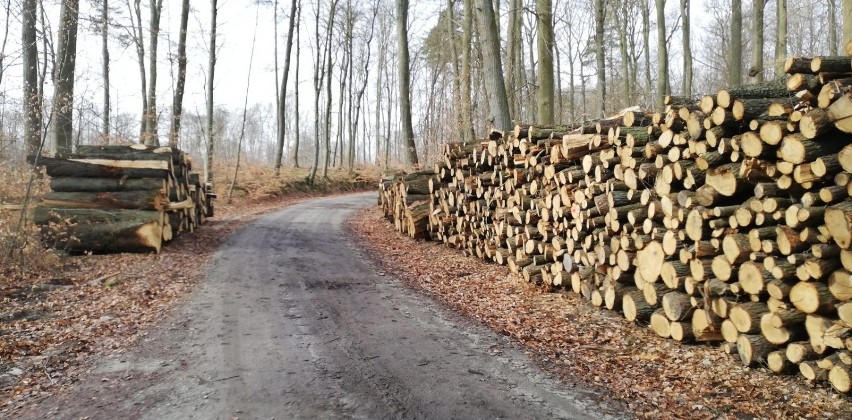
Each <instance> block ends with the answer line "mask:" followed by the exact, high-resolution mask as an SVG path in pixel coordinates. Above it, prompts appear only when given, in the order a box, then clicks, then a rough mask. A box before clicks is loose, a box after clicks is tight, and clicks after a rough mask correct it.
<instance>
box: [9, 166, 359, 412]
mask: <svg viewBox="0 0 852 420" xmlns="http://www.w3.org/2000/svg"><path fill="white" fill-rule="evenodd" d="M327 188H328V190H329V191H338V190H339V189H335V187H334V186H328V187H327ZM352 188H353V186H352V185H351V184H350V183H349V182H348V181H347V182H346V184H345V185H344V188H343V189H345V190H351V189H352ZM315 195H316V194H313V196H315ZM311 196H312V195H311V194H308V193H304V192H299V193H298V194H294V193H292V192H288V195H287V196H286V197H281V198H269V197H263V198H261V199H253V198H251V197H247V198H243V199H239V200H237V201H235V203H234V204H232V205H230V206H228V205H218V206H217V209H216V212H217V214H216V217H215V218H213V219H208V221H207V223H205V224H204V225H203V226H201V228H200V229H198V230H197V231H196V232H194V233H193V234H191V235H181V236H179V237H178V238H177V239H176V240H175V241H174V242H173V243H170V244H169V245H168V246H166V247H164V248H163V252H162V253H161V254H159V255H154V254H115V255H84V256H78V257H65V258H63V259H62V261H61V264H60V265H59V268H57V269H48V267H49V266H47V265H44V266H42V265H38V266H33V267H28V269H29V271H28V272H27V273H26V275H21V276H15V277H12V278H5V279H2V281H0V418H14V417H15V413H17V412H18V411H20V410H21V409H23V408H24V407H26V406H28V405H30V404H34V403H38V401H40V400H42V399H44V398H46V397H48V396H50V395H52V394H54V393H57V392H62V391H63V390H64V389H67V388H68V387H70V386H71V385H72V384H73V383H74V382H75V380H76V379H77V378H79V377H80V376H81V375H82V374H84V373H86V372H87V371H88V370H89V369H90V368H91V367H92V365H93V362H94V361H96V360H97V359H98V358H102V357H105V356H107V355H110V354H113V353H120V352H123V351H125V350H126V349H128V348H131V347H132V346H133V345H134V344H135V343H138V342H139V341H140V340H142V339H144V338H145V336H146V332H147V329H148V328H150V327H151V326H153V325H155V324H157V323H158V322H160V321H162V320H163V317H164V314H167V313H168V312H169V311H170V310H171V309H172V308H174V307H175V306H177V305H179V304H180V303H181V302H183V301H184V299H185V298H186V296H187V295H188V294H189V293H190V292H191V291H192V290H193V288H194V287H195V285H196V284H198V283H199V282H201V281H203V279H204V272H205V267H206V265H207V264H208V262H209V260H210V257H211V256H212V254H213V252H214V251H215V250H216V249H217V247H218V246H219V244H221V243H222V242H223V241H224V240H225V239H227V238H228V236H230V235H231V234H232V233H233V232H235V231H236V230H238V229H239V228H241V227H242V226H244V225H245V224H246V223H248V222H249V221H251V220H253V219H254V218H256V217H257V216H260V215H262V214H265V213H268V212H270V211H273V210H277V209H280V208H282V207H284V206H287V205H290V204H293V203H295V202H298V201H301V200H303V199H305V198H308V197H311Z"/></svg>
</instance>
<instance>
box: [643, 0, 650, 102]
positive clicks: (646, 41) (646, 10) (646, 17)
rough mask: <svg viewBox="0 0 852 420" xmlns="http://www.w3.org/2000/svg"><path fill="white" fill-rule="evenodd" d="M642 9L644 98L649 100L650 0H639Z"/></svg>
mask: <svg viewBox="0 0 852 420" xmlns="http://www.w3.org/2000/svg"><path fill="white" fill-rule="evenodd" d="M640 1H641V4H640V6H641V8H642V45H643V46H644V47H645V98H647V99H648V100H650V99H651V91H652V89H653V88H652V87H651V6H650V4H649V2H650V1H651V0H640Z"/></svg>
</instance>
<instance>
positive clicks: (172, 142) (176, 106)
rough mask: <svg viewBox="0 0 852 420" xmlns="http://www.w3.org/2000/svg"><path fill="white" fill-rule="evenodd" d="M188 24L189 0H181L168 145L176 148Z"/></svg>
mask: <svg viewBox="0 0 852 420" xmlns="http://www.w3.org/2000/svg"><path fill="white" fill-rule="evenodd" d="M188 24H189V0H183V5H182V6H181V12H180V38H179V39H178V56H177V60H178V74H177V77H178V79H177V86H175V95H174V97H173V99H172V125H171V128H170V129H169V147H171V148H173V149H176V148H177V147H178V140H180V126H181V123H182V118H183V93H184V90H185V88H186V33H187V25H188Z"/></svg>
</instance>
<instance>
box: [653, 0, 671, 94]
mask: <svg viewBox="0 0 852 420" xmlns="http://www.w3.org/2000/svg"><path fill="white" fill-rule="evenodd" d="M656 1H657V98H656V99H657V100H656V101H655V102H656V104H657V107H658V108H660V109H662V108H663V106H664V104H663V99H664V98H665V97H666V95H668V94H670V93H671V85H670V84H669V52H668V47H667V45H666V0H656Z"/></svg>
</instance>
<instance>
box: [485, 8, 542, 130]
mask: <svg viewBox="0 0 852 420" xmlns="http://www.w3.org/2000/svg"><path fill="white" fill-rule="evenodd" d="M535 9H536V10H535V11H536V17H537V22H538V38H537V41H538V42H537V47H538V83H539V84H538V91H537V92H538V100H537V105H538V118H537V120H538V123H540V124H546V125H550V124H553V123H554V121H553V98H554V83H553V5H552V4H551V0H536V5H535ZM498 50H499V48H498ZM507 108H508V107H507ZM507 114H508V110H507ZM510 123H511V122H510Z"/></svg>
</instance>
